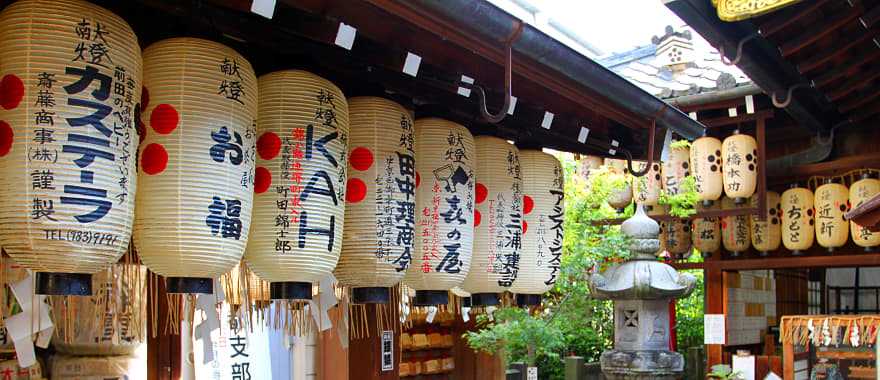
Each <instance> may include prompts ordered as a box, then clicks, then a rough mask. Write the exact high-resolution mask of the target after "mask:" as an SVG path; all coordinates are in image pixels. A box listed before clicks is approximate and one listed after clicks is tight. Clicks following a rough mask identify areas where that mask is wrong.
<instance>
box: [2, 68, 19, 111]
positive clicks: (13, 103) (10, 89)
mask: <svg viewBox="0 0 880 380" xmlns="http://www.w3.org/2000/svg"><path fill="white" fill-rule="evenodd" d="M22 98H24V83H22V81H21V79H20V78H19V77H18V76H16V75H15V74H6V75H4V76H3V79H0V106H2V107H3V109H7V110H11V109H13V108H15V107H18V104H19V103H21V99H22Z"/></svg>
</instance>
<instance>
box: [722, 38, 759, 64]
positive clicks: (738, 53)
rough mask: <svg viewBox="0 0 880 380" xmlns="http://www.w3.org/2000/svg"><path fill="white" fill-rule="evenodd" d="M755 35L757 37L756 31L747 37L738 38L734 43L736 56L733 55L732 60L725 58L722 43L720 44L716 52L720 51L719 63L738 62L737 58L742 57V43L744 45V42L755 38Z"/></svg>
mask: <svg viewBox="0 0 880 380" xmlns="http://www.w3.org/2000/svg"><path fill="white" fill-rule="evenodd" d="M755 37H758V33H757V32H755V33H752V34H750V35H748V36H747V37H745V38H743V39H741V40H739V42H738V43H737V44H736V57H734V58H733V60H732V61H731V60H729V59H727V54H725V53H724V45H721V47H720V48H718V52H719V53H721V63H724V64H725V65H727V66H734V65H736V64H737V63H739V60H740V59H742V50H743V45H745V44H746V42H749V41H751V40H753V39H755Z"/></svg>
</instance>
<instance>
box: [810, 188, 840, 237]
mask: <svg viewBox="0 0 880 380" xmlns="http://www.w3.org/2000/svg"><path fill="white" fill-rule="evenodd" d="M813 207H814V208H815V210H816V211H815V212H816V216H815V218H816V242H817V243H819V245H820V246H822V247H825V248H828V250H829V251H831V250H833V249H835V248H840V247H842V246H843V245H844V244H846V241H847V239H848V238H849V221H848V220H846V219H845V218H844V217H843V215H844V214H846V212H847V211H848V210H849V189H847V188H846V186H844V185H841V184H839V183H826V184H824V185H822V186H819V188H818V189H816V196H815V197H814V198H813Z"/></svg>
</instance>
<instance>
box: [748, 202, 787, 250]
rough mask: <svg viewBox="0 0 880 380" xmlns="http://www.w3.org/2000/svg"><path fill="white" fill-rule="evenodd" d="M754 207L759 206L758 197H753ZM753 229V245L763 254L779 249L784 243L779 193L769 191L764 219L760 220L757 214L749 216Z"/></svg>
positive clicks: (752, 203)
mask: <svg viewBox="0 0 880 380" xmlns="http://www.w3.org/2000/svg"><path fill="white" fill-rule="evenodd" d="M751 205H752V207H758V197H757V196H754V197H752V198H751ZM749 219H750V223H751V226H750V228H751V230H752V246H753V247H755V250H757V251H758V252H760V255H761V256H767V255H768V254H769V253H770V251H775V250H777V249H779V245H780V244H782V229H781V227H782V203H781V200H780V198H779V193H777V192H775V191H768V192H767V212H766V213H765V214H764V220H763V221H762V220H759V219H758V217H757V216H756V215H751V216H750V217H749Z"/></svg>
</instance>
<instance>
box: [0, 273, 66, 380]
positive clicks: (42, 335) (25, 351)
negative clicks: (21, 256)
mask: <svg viewBox="0 0 880 380" xmlns="http://www.w3.org/2000/svg"><path fill="white" fill-rule="evenodd" d="M11 289H12V294H13V296H15V299H16V301H17V302H18V304H19V306H20V307H21V312H19V313H18V314H15V315H13V316H10V317H8V318H6V319H5V322H6V331H7V332H8V334H9V337H10V338H11V340H12V343H13V345H14V346H15V354H16V357H17V358H18V365H19V366H20V367H22V368H27V367H30V366H32V365H34V364H36V363H37V358H36V353H35V352H34V341H33V335H34V334H39V335H38V337H37V344H38V346H39V347H42V348H45V347H48V346H49V341H50V340H51V339H52V331H53V330H54V326H53V325H52V318H51V317H50V316H49V305H47V304H46V302H45V300H46V296H42V295H41V296H35V295H34V278H33V274H29V275H28V276H27V277H26V278H25V279H23V280H21V281H19V282H17V283H15V284H13V285H12V286H11ZM34 301H36V302H37V305H34V304H33V302H34ZM34 306H36V307H37V309H38V311H37V312H36V313H37V315H36V316H34V310H33V308H34Z"/></svg>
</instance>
